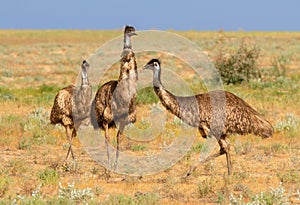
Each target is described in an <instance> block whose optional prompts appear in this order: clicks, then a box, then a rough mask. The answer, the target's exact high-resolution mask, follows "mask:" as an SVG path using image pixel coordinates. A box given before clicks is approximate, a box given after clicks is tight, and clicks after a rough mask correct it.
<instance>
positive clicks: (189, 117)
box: [144, 59, 273, 174]
mask: <svg viewBox="0 0 300 205" xmlns="http://www.w3.org/2000/svg"><path fill="white" fill-rule="evenodd" d="M144 69H150V70H152V71H153V87H154V91H155V93H156V95H157V96H158V97H159V99H160V101H161V102H162V104H163V106H164V107H165V108H166V109H167V110H169V111H170V112H171V113H172V114H174V115H176V116H177V117H178V118H180V119H181V120H182V121H184V122H186V123H187V124H188V125H190V126H193V127H197V128H198V130H199V132H200V134H201V135H202V137H204V138H207V137H208V136H210V137H215V138H216V139H217V140H218V143H219V146H220V151H219V153H217V154H215V155H212V156H210V157H208V158H207V160H210V159H213V158H215V157H217V156H220V155H223V154H226V159H227V168H228V174H231V160H230V152H229V151H230V145H229V143H228V142H227V141H226V138H227V136H228V135H231V134H240V135H245V134H250V133H252V134H255V135H258V136H261V137H263V138H267V137H271V136H272V134H273V127H272V125H271V124H270V123H269V122H268V121H267V120H265V119H264V118H263V117H262V116H261V115H260V114H259V113H258V112H257V111H256V110H254V109H253V108H252V107H251V106H250V105H249V104H248V103H246V102H245V101H244V100H242V99H241V98H239V97H237V96H236V95H234V94H232V93H230V92H227V91H221V90H216V91H210V92H207V93H202V94H197V95H194V96H187V97H183V96H176V95H173V94H172V93H171V92H169V91H168V90H166V89H165V87H164V86H163V84H162V83H161V80H160V73H161V67H160V61H159V60H158V59H152V60H150V61H149V62H148V63H147V64H146V65H145V66H144ZM207 160H206V161H207ZM194 169H195V167H193V168H192V170H194ZM188 174H190V173H188Z"/></svg>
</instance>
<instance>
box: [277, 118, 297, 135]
mask: <svg viewBox="0 0 300 205" xmlns="http://www.w3.org/2000/svg"><path fill="white" fill-rule="evenodd" d="M299 125H300V122H299V119H298V118H296V117H295V115H294V114H293V113H287V114H286V116H285V119H284V120H283V121H279V122H277V123H276V125H275V130H276V131H278V132H282V131H289V130H295V129H297V128H298V127H299Z"/></svg>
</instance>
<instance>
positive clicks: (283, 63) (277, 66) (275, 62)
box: [271, 55, 290, 77]
mask: <svg viewBox="0 0 300 205" xmlns="http://www.w3.org/2000/svg"><path fill="white" fill-rule="evenodd" d="M271 64H272V68H273V75H274V76H275V77H286V71H287V69H288V66H289V64H290V60H289V59H288V58H286V57H285V56H282V55H281V56H276V57H274V58H272V60H271Z"/></svg>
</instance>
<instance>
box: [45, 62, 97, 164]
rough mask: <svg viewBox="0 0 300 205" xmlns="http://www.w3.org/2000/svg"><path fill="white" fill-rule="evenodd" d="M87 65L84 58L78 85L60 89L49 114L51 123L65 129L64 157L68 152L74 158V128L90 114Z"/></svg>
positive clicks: (90, 92) (89, 88) (90, 96)
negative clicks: (65, 147)
mask: <svg viewBox="0 0 300 205" xmlns="http://www.w3.org/2000/svg"><path fill="white" fill-rule="evenodd" d="M88 67H89V64H88V63H87V62H86V61H85V60H84V61H83V62H82V65H81V85H80V87H79V88H77V87H76V86H73V85H70V86H68V87H65V88H63V89H61V90H60V91H59V92H58V93H57V94H56V96H55V99H54V104H53V107H52V110H51V114H50V122H51V124H61V125H63V126H64V127H65V129H66V136H67V138H68V140H69V150H68V153H67V156H66V159H67V158H68V157H69V154H70V153H71V155H72V158H73V159H74V153H73V149H72V140H73V138H74V137H75V136H76V130H77V129H78V128H79V126H80V124H81V123H82V122H83V121H84V120H85V119H87V118H88V117H89V115H90V102H91V98H92V86H91V85H90V83H89V80H88V74H87V69H88Z"/></svg>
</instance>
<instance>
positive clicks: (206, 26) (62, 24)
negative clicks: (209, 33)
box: [0, 0, 300, 31]
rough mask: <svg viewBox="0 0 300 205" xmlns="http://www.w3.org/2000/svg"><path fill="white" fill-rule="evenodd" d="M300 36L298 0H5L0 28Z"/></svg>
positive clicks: (2, 3) (299, 6)
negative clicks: (129, 28) (283, 33)
mask: <svg viewBox="0 0 300 205" xmlns="http://www.w3.org/2000/svg"><path fill="white" fill-rule="evenodd" d="M125 24H130V25H134V26H135V27H136V28H137V29H138V30H148V29H159V30H166V29H174V30H219V29H224V30H227V31H237V30H245V31H253V30H263V31H300V1H298V0H285V1H283V0H282V1H276V0H251V1H250V0H248V1H242V0H226V1H223V0H218V1H217V0H207V1H201V0H184V1H176V0H172V1H171V0H165V1H163V0H161V1H159V0H151V1H142V0H127V1H120V0H105V1H101V0H85V1H76V0H73V1H71V0H47V1H42V0H6V1H2V2H1V7H0V29H121V28H123V26H124V25H125Z"/></svg>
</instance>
